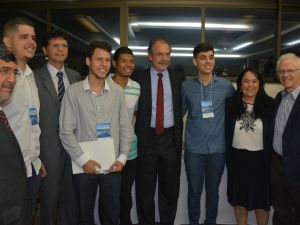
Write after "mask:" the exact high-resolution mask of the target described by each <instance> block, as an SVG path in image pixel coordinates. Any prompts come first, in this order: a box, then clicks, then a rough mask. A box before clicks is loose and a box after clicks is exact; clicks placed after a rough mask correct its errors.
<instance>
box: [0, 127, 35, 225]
mask: <svg viewBox="0 0 300 225" xmlns="http://www.w3.org/2000/svg"><path fill="white" fill-rule="evenodd" d="M0 146H1V147H0V194H1V197H0V225H6V224H10V225H28V224H31V213H30V211H31V209H30V207H31V206H30V204H31V203H30V197H29V191H28V186H27V175H26V167H25V163H24V159H23V156H22V152H21V149H20V146H19V144H18V141H17V139H16V137H15V136H14V134H13V133H12V132H10V131H9V130H8V129H7V128H6V127H4V126H3V125H2V123H1V122H0Z"/></svg>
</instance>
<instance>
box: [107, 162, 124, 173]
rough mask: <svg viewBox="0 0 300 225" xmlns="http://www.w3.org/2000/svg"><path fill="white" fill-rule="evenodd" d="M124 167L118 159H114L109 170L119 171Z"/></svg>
mask: <svg viewBox="0 0 300 225" xmlns="http://www.w3.org/2000/svg"><path fill="white" fill-rule="evenodd" d="M123 168H124V165H123V163H121V162H120V161H118V160H116V161H115V162H114V163H113V164H112V165H111V167H110V168H109V171H110V172H121V171H122V170H123Z"/></svg>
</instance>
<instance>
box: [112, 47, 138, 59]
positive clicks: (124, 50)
mask: <svg viewBox="0 0 300 225" xmlns="http://www.w3.org/2000/svg"><path fill="white" fill-rule="evenodd" d="M121 54H129V55H132V56H134V55H133V52H132V51H131V49H130V48H128V47H120V48H118V49H117V50H116V51H115V53H114V60H118V59H119V57H120V55H121Z"/></svg>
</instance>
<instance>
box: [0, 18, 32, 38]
mask: <svg viewBox="0 0 300 225" xmlns="http://www.w3.org/2000/svg"><path fill="white" fill-rule="evenodd" d="M19 25H28V26H30V27H33V28H34V24H33V22H32V21H31V20H30V19H28V18H26V17H15V18H11V19H10V20H8V21H7V22H6V23H5V24H4V26H3V36H7V35H8V33H9V32H11V31H17V29H18V26H19Z"/></svg>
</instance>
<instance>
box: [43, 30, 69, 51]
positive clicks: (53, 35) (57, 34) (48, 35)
mask: <svg viewBox="0 0 300 225" xmlns="http://www.w3.org/2000/svg"><path fill="white" fill-rule="evenodd" d="M54 38H62V39H64V40H66V41H67V43H69V39H68V36H67V34H66V33H65V32H63V31H62V30H51V31H49V32H47V33H45V34H44V36H43V39H42V45H43V46H44V47H47V46H48V44H49V41H50V40H51V39H54Z"/></svg>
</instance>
